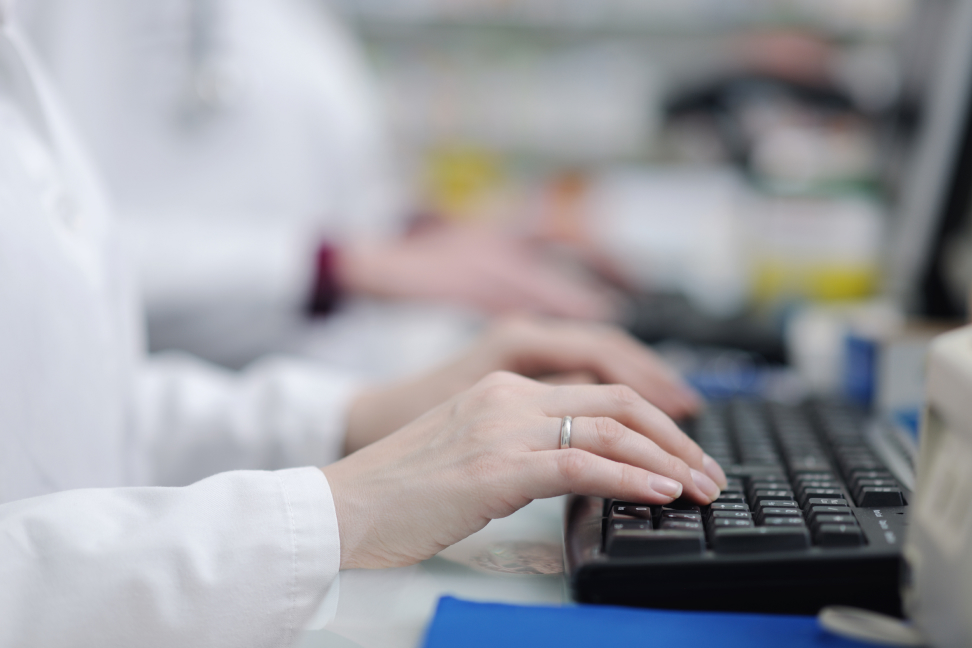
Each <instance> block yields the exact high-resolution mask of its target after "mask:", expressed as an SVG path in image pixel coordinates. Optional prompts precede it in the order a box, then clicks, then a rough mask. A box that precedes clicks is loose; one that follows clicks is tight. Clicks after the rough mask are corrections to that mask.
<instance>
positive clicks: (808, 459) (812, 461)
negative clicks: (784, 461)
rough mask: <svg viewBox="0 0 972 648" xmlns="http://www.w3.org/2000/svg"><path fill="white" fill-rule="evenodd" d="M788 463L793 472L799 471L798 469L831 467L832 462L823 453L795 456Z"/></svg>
mask: <svg viewBox="0 0 972 648" xmlns="http://www.w3.org/2000/svg"><path fill="white" fill-rule="evenodd" d="M788 463H789V465H790V470H792V471H793V472H797V471H798V470H820V469H821V468H829V467H830V462H829V461H827V460H826V459H825V458H824V457H823V456H821V455H808V456H804V457H795V458H793V459H790V461H789V462H788Z"/></svg>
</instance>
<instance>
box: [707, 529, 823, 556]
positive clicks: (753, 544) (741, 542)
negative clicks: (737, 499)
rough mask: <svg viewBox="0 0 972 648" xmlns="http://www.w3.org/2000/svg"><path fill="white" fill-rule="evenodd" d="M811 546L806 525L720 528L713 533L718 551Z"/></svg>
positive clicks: (727, 552) (735, 551)
mask: <svg viewBox="0 0 972 648" xmlns="http://www.w3.org/2000/svg"><path fill="white" fill-rule="evenodd" d="M809 546H810V534H809V533H808V532H807V529H806V527H803V526H792V527H765V526H764V527H754V528H751V529H749V528H746V529H732V528H728V529H726V528H719V529H715V530H714V531H713V533H712V549H713V550H714V551H715V552H717V553H725V554H738V553H762V552H769V551H792V550H798V549H806V548H807V547H809Z"/></svg>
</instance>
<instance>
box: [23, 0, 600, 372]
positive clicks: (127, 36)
mask: <svg viewBox="0 0 972 648" xmlns="http://www.w3.org/2000/svg"><path fill="white" fill-rule="evenodd" d="M21 10H22V11H23V16H22V18H23V20H24V21H25V23H26V25H27V26H28V28H29V33H30V35H31V37H32V39H33V40H34V41H35V43H36V44H37V46H38V49H39V50H40V53H41V56H42V58H43V59H44V60H45V63H47V64H48V66H49V67H50V69H51V71H52V74H53V76H54V78H55V81H56V83H57V85H58V86H59V88H60V89H61V91H62V93H63V95H64V96H65V99H66V102H67V104H68V106H69V107H70V108H71V112H72V114H73V117H74V118H75V120H76V122H77V124H78V126H79V127H80V130H81V132H82V135H83V136H84V138H85V139H86V140H87V142H88V143H89V145H90V147H91V148H92V150H93V153H94V156H95V159H96V162H97V163H98V164H99V165H100V166H101V168H102V170H103V172H104V174H105V176H106V180H107V183H108V187H109V190H110V194H111V195H112V198H113V199H114V201H115V203H116V207H117V208H118V211H119V214H120V216H121V218H122V221H123V225H124V228H125V229H124V231H125V233H126V239H127V240H128V241H129V242H130V243H132V244H133V248H134V249H135V251H136V259H137V262H138V265H139V267H140V276H141V280H142V285H143V293H144V298H145V301H146V308H147V312H148V315H149V333H150V335H149V343H150V345H151V347H152V348H153V349H165V348H180V349H185V350H188V351H191V352H193V353H196V354H199V355H203V356H204V357H207V358H208V359H211V360H214V361H217V362H221V363H223V364H225V365H227V366H230V367H234V368H235V367H240V366H243V365H245V364H246V363H247V362H249V361H251V360H253V359H254V358H256V357H258V356H260V355H261V354H263V353H266V352H269V351H290V352H299V353H305V352H306V353H310V354H311V355H315V356H317V357H319V358H322V359H325V360H328V361H330V362H332V363H338V364H341V365H343V366H345V367H348V368H351V369H354V370H359V371H363V372H366V373H371V374H372V375H375V374H378V375H389V374H395V375H400V374H401V373H402V371H403V370H410V369H415V368H418V367H423V366H425V365H427V364H428V363H429V362H431V361H433V360H435V359H439V358H442V357H443V355H444V354H445V353H447V352H449V351H451V350H453V349H454V348H457V347H458V346H459V345H461V344H464V343H466V342H467V341H468V339H469V338H468V332H467V331H468V330H469V329H470V328H473V329H474V328H475V327H476V326H478V321H479V320H478V318H476V317H472V318H470V317H467V316H466V311H461V313H462V314H458V313H452V315H450V316H446V315H445V314H444V313H443V314H442V317H439V316H438V315H439V314H440V312H439V311H436V312H432V313H431V314H429V315H428V316H427V317H426V316H425V315H416V313H417V312H421V313H429V312H430V311H425V310H416V309H412V310H409V309H408V308H398V309H396V307H393V306H388V307H382V306H375V305H374V304H373V302H372V301H369V300H367V299H365V300H364V305H361V301H358V302H356V303H357V304H358V307H357V309H356V308H355V307H352V308H351V309H350V312H349V311H348V309H341V308H339V304H340V303H348V302H355V300H354V298H355V297H364V298H379V299H380V300H386V301H399V302H401V301H411V302H420V303H429V302H435V303H440V304H442V303H445V304H452V305H458V306H460V307H463V308H466V309H471V310H472V311H475V312H479V313H491V314H494V313H502V312H511V311H512V312H525V313H535V314H544V315H554V316H561V317H569V318H580V319H589V320H608V319H611V318H612V316H613V314H614V310H615V304H614V302H613V301H612V299H611V298H609V297H607V294H608V293H607V292H606V291H603V290H601V289H600V286H599V285H597V284H595V283H592V281H591V280H589V279H588V278H587V277H579V276H577V274H576V273H574V274H569V273H567V272H564V271H563V270H562V268H561V267H560V266H558V265H555V264H553V263H551V262H548V260H547V259H546V258H545V257H544V256H543V255H542V254H541V253H540V252H539V251H538V249H537V248H536V247H534V246H533V245H531V244H530V243H528V242H526V241H524V240H517V239H515V238H513V237H512V236H507V235H504V234H500V233H499V232H495V231H487V230H486V229H485V228H480V229H476V230H473V229H470V228H459V227H446V226H442V225H440V226H437V227H432V228H427V229H424V230H423V231H422V232H421V233H412V234H409V233H408V229H409V228H408V217H409V215H410V214H413V213H415V204H413V203H412V202H411V201H409V200H408V197H407V192H406V191H405V190H404V188H403V186H402V182H401V178H400V177H398V176H397V175H396V172H395V171H396V170H395V168H394V167H393V164H392V155H391V152H390V150H389V149H390V143H389V141H388V136H387V134H386V132H385V124H384V122H383V119H382V115H381V110H380V108H379V105H378V100H377V98H376V96H375V94H374V91H373V89H372V88H371V86H370V83H369V81H370V78H369V74H368V70H367V69H366V68H365V65H364V62H363V60H362V56H361V54H360V52H359V50H358V48H357V45H356V43H355V42H354V41H353V39H352V38H351V36H350V34H348V33H346V31H345V30H344V29H343V28H342V25H341V24H339V22H337V20H336V18H335V17H333V16H332V15H330V13H329V12H328V11H327V9H326V7H325V6H324V3H323V2H321V1H318V0H251V1H248V2H232V1H229V0H161V1H159V0H135V1H132V0H37V1H36V2H31V3H26V4H25V5H23V6H22V7H21ZM345 297H347V298H350V299H347V300H345V299H343V298H345ZM308 303H309V304H310V310H311V311H312V312H313V313H314V314H316V315H330V316H331V317H328V318H320V317H318V318H317V319H316V321H313V320H312V319H311V318H310V317H308V316H307V308H306V307H307V305H308ZM339 311H343V312H339ZM449 312H450V313H451V311H449ZM396 314H397V315H399V316H400V318H401V319H402V321H398V320H396V319H395V315H396ZM410 315H411V316H412V317H411V319H410V318H409V316H410ZM396 322H397V323H396ZM396 327H397V328H396ZM402 332H404V333H403V335H405V339H406V340H407V341H408V342H409V343H408V344H405V345H401V344H398V343H399V342H401V341H402V339H403V338H402V336H401V335H399V333H402ZM396 345H397V346H398V347H399V348H395V347H396ZM402 346H405V347H406V349H402V348H400V347H402ZM413 347H414V349H415V350H414V352H412V353H408V349H410V348H413Z"/></svg>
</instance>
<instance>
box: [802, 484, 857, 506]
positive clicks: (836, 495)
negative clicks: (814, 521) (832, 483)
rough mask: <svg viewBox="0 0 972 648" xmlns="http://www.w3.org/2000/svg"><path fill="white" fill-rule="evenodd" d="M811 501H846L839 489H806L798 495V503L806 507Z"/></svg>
mask: <svg viewBox="0 0 972 648" xmlns="http://www.w3.org/2000/svg"><path fill="white" fill-rule="evenodd" d="M811 499H846V496H845V495H844V491H843V489H841V488H806V489H804V490H803V492H802V493H800V501H801V502H803V505H804V506H806V505H807V504H808V501H809V500H811Z"/></svg>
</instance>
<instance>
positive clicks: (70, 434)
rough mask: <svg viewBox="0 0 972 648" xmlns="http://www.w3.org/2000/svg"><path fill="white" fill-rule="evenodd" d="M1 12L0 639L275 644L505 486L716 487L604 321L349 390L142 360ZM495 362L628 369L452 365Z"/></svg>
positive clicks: (660, 388) (504, 494)
mask: <svg viewBox="0 0 972 648" xmlns="http://www.w3.org/2000/svg"><path fill="white" fill-rule="evenodd" d="M10 11H11V10H10V7H9V5H8V3H6V2H2V3H0V260H2V265H3V272H0V304H2V308H0V387H2V391H3V398H2V399H0V645H4V646H25V647H26V646H44V647H46V648H49V647H52V646H75V645H79V644H84V645H98V646H104V647H110V646H131V645H142V646H217V645H218V646H267V645H286V644H289V643H291V642H293V641H295V640H296V638H297V636H298V633H299V631H300V629H301V627H302V624H303V623H304V622H305V621H306V620H307V619H308V618H309V616H310V615H311V614H312V613H313V611H314V610H315V609H316V607H317V606H318V605H319V604H320V602H321V600H322V598H323V596H324V593H325V592H326V590H327V588H328V586H329V583H330V582H331V581H332V580H333V578H334V577H335V575H336V574H337V572H338V570H339V569H347V568H380V567H388V566H396V565H406V564H411V563H414V562H417V561H419V560H422V559H424V558H427V557H429V556H432V555H434V554H435V553H436V552H437V551H439V550H440V549H441V548H443V547H444V546H447V545H449V544H451V543H453V542H456V541H458V540H460V539H461V538H463V537H466V536H467V535H469V534H471V533H473V532H475V531H476V530H478V529H480V528H482V527H483V526H485V525H486V524H487V523H488V522H489V520H490V519H494V518H498V517H504V516H506V515H509V514H511V513H512V512H513V511H515V510H517V509H518V508H520V507H522V506H524V505H526V504H527V503H528V502H529V501H530V500H531V499H534V498H543V497H550V496H554V495H558V494H561V493H568V492H576V493H584V494H590V495H600V496H607V497H619V498H625V499H629V500H636V501H645V502H651V503H662V502H668V501H670V500H671V499H672V498H674V497H678V496H680V495H684V496H685V497H687V498H689V499H691V500H693V501H697V502H700V503H708V502H710V501H712V500H713V499H714V498H715V497H717V496H718V493H719V488H720V485H722V486H724V484H725V476H724V474H723V473H722V471H721V470H720V469H719V467H718V465H716V464H715V463H714V462H713V460H712V459H711V458H709V457H707V456H706V455H704V454H703V453H702V451H701V449H700V448H699V447H698V446H697V445H695V444H694V443H693V442H692V441H691V440H690V439H688V437H686V436H685V435H684V434H682V432H681V431H680V430H679V429H678V427H677V426H675V425H674V423H672V421H671V420H670V419H669V418H668V417H666V416H665V415H664V414H663V413H662V412H661V410H659V409H657V408H656V407H654V406H652V405H650V404H649V403H648V402H647V401H645V400H643V399H642V397H641V396H639V395H638V392H637V391H635V389H638V390H640V391H641V393H642V394H645V395H649V396H651V397H652V398H653V399H654V400H656V401H657V402H659V403H660V404H662V406H663V407H665V408H666V409H668V410H669V411H670V412H672V413H673V414H678V413H687V412H689V411H691V410H693V409H694V408H695V407H696V406H697V403H696V402H695V400H694V399H693V397H692V395H691V393H690V392H688V391H687V390H686V389H685V388H684V387H683V386H682V385H681V384H680V382H679V381H678V379H677V378H676V377H674V376H673V375H672V374H670V373H669V372H668V371H667V370H666V369H665V368H664V367H663V366H662V365H660V364H659V363H658V362H657V360H656V359H655V358H654V357H653V356H652V355H651V353H650V352H649V351H647V350H646V349H644V348H643V347H640V346H639V345H638V344H637V343H635V342H634V341H633V340H631V339H630V338H627V337H626V336H625V335H624V334H622V333H619V332H617V331H612V330H610V329H604V328H601V329H596V330H590V329H588V328H586V327H578V326H577V325H575V324H566V325H565V324H560V325H556V324H549V323H548V324H536V323H530V322H523V321H519V322H514V323H512V324H509V325H507V326H506V327H501V328H499V329H496V330H494V333H493V334H491V335H488V336H487V337H486V338H484V339H483V340H482V342H481V343H480V345H479V346H477V347H474V348H473V349H472V350H470V351H469V352H468V353H467V354H466V355H465V356H463V357H462V358H459V359H458V360H457V361H456V362H455V363H453V364H452V365H449V366H446V367H443V368H440V369H438V370H436V371H433V372H431V373H429V374H427V375H425V376H423V377H419V378H416V379H413V380H412V381H410V382H404V383H398V384H396V385H392V386H390V387H384V388H372V389H365V390H362V389H361V388H360V386H359V385H356V384H355V383H354V382H353V381H351V380H349V379H348V378H347V377H346V376H343V375H341V374H339V373H337V372H331V371H327V370H325V369H324V368H323V367H322V366H321V365H319V364H315V363H310V362H306V361H305V362H301V361H296V360H282V359H280V360H267V361H265V362H263V363H262V364H259V365H256V366H253V367H251V368H250V369H249V370H248V371H246V372H243V373H239V374H236V373H232V372H229V371H225V370H218V369H216V368H214V367H211V366H208V365H205V364H204V363H202V362H200V361H196V360H192V359H190V358H187V357H184V356H169V357H161V358H160V357H155V358H149V357H147V356H146V355H145V354H144V353H143V351H142V348H141V331H140V325H139V324H140V316H139V315H140V314H139V312H138V307H137V303H136V302H137V300H136V299H135V298H134V293H133V291H132V276H131V273H130V272H129V271H128V269H127V267H126V264H125V262H124V259H123V254H122V253H121V251H120V247H119V241H118V236H117V232H116V231H115V228H114V226H113V223H112V220H111V217H110V213H109V212H110V210H109V208H108V207H107V204H106V201H105V200H104V197H103V196H102V192H101V190H100V187H99V184H98V182H97V180H96V178H95V176H94V173H93V172H92V169H91V168H90V166H89V164H88V163H87V161H86V159H85V156H84V153H83V151H82V150H81V148H80V147H79V146H78V145H77V143H76V140H75V137H74V136H73V134H72V132H71V129H70V128H69V126H68V124H67V121H66V119H65V118H64V116H63V114H62V111H61V110H60V106H59V105H58V103H57V101H56V99H55V97H54V93H53V92H52V90H51V87H50V85H49V84H48V83H46V80H45V79H44V78H43V76H42V75H41V74H40V72H39V70H38V65H37V62H36V61H35V58H34V56H33V55H32V53H31V52H30V50H29V48H28V47H27V46H26V44H25V42H24V39H23V38H22V37H21V36H20V34H19V32H18V31H17V30H16V29H15V27H14V26H13V24H12V21H11V18H10V16H11V14H10ZM524 344H525V345H526V346H528V347H530V348H531V349H532V350H531V351H529V352H526V353H524V352H523V351H524ZM496 363H499V364H496ZM605 363H607V364H605ZM504 364H505V365H506V367H505V368H516V369H520V370H522V371H524V372H530V371H537V372H541V373H548V372H555V373H563V372H568V373H569V372H571V371H577V370H581V371H584V372H585V373H586V372H593V373H595V374H599V373H600V372H602V371H605V372H607V373H605V374H603V375H600V377H601V378H603V379H607V380H619V381H623V382H630V383H632V384H633V385H635V388H634V389H633V388H631V387H622V386H618V385H614V386H592V385H584V386H574V385H571V386H559V387H553V386H548V385H542V384H540V383H536V382H534V381H531V380H528V379H526V378H523V377H520V376H515V375H513V374H510V373H504V372H500V373H496V372H493V373H491V374H490V375H489V376H487V377H486V378H485V379H482V380H478V379H479V377H480V374H481V373H482V372H483V371H492V370H493V369H495V368H502V366H503V365H504ZM477 380H478V382H477ZM474 383H475V384H474ZM469 385H472V386H471V387H469ZM467 387H469V388H468V389H466V388H467ZM461 389H466V391H464V392H459V393H457V392H458V390H461ZM441 398H450V400H448V401H447V402H446V403H445V404H443V405H441V406H439V407H437V408H436V407H433V408H432V409H431V410H430V411H429V412H428V413H427V414H425V415H424V416H421V417H420V418H418V419H416V420H415V421H413V422H412V423H407V421H409V420H411V419H412V418H414V417H415V416H416V415H417V414H418V413H420V412H421V411H422V410H424V409H428V408H429V407H432V406H433V405H434V403H435V402H436V401H438V400H439V399H441ZM565 416H576V417H577V418H576V419H575V423H574V428H573V433H572V436H571V437H570V443H569V444H568V446H569V447H567V448H564V447H563V444H562V442H561V440H560V439H561V433H560V429H561V426H562V417H565ZM405 423H407V424H405ZM403 424H405V425H404V427H401V429H400V430H399V431H398V432H396V433H394V434H391V435H389V434H388V433H389V432H391V431H392V429H394V428H397V427H399V426H401V425H403ZM383 437H384V438H383ZM379 439H381V440H379ZM366 444H370V445H367V447H365V448H362V446H365V445H366ZM345 452H350V453H351V454H350V455H349V456H347V457H345V458H344V459H340V457H341V455H342V454H344V453H345ZM338 459H340V460H338ZM335 460H337V461H335ZM331 462H334V463H331ZM324 464H329V465H327V467H326V468H324V469H318V468H314V467H310V468H289V467H290V466H304V465H311V466H313V465H324ZM229 469H236V470H235V471H234V472H224V473H220V474H216V475H213V473H214V472H216V471H219V470H229ZM210 475H212V476H210ZM198 479H202V481H198V482H196V483H192V482H194V481H195V480H198ZM187 484H191V485H187ZM159 486H169V487H168V488H160V487H159Z"/></svg>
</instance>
